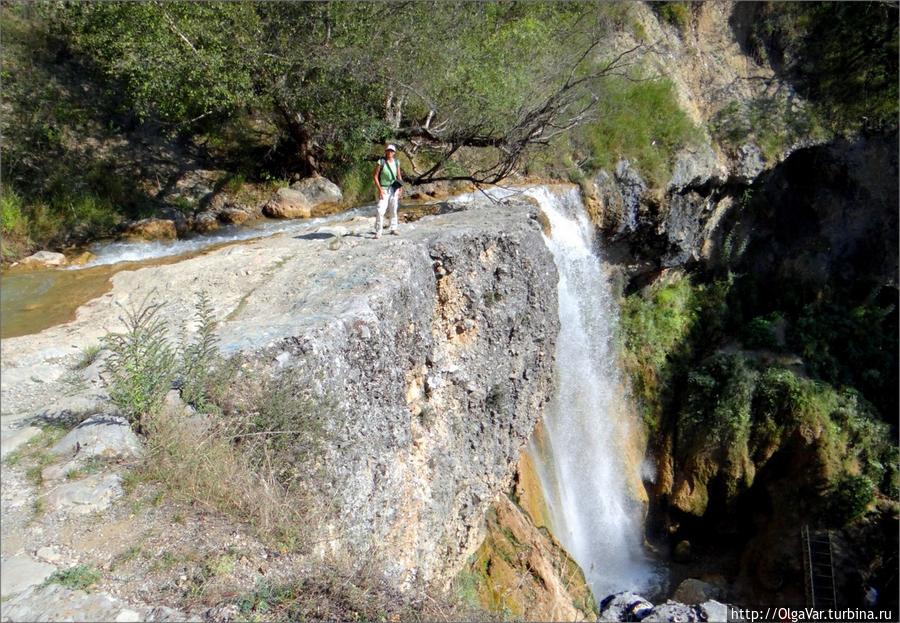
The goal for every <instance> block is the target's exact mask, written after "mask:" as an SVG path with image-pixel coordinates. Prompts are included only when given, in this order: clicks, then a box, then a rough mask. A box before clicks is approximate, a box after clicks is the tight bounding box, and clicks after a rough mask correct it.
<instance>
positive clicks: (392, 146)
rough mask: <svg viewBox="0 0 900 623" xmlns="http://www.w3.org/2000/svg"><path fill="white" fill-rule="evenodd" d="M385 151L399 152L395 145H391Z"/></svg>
mask: <svg viewBox="0 0 900 623" xmlns="http://www.w3.org/2000/svg"><path fill="white" fill-rule="evenodd" d="M384 151H397V148H396V147H394V144H393V143H391V144H390V145H388V146H387V147H385V148H384Z"/></svg>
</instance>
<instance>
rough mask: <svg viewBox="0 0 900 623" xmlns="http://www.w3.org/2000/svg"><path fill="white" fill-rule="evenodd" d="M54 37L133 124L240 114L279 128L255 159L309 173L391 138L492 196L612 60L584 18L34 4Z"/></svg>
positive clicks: (488, 6)
mask: <svg viewBox="0 0 900 623" xmlns="http://www.w3.org/2000/svg"><path fill="white" fill-rule="evenodd" d="M48 11H49V13H50V14H51V15H52V18H53V21H54V23H55V24H56V32H57V33H58V35H59V36H60V37H61V38H62V39H64V40H66V41H67V42H68V43H69V45H70V46H71V47H72V49H74V50H75V51H76V52H78V53H80V54H83V55H84V56H86V57H87V58H89V59H90V60H91V61H92V62H93V64H94V65H95V66H96V67H97V69H98V70H99V71H100V72H101V73H102V74H103V75H104V76H105V77H106V78H108V79H109V80H110V81H111V84H117V85H120V86H121V87H122V88H123V89H124V91H125V92H126V93H127V95H128V99H129V101H130V102H131V104H132V106H133V107H134V109H135V111H136V112H137V114H138V115H139V116H140V117H141V118H142V119H155V120H158V121H161V122H163V123H166V124H170V125H173V126H176V127H178V128H180V129H183V130H189V129H193V130H197V129H198V128H203V127H210V126H213V127H214V126H215V124H218V123H221V122H222V121H223V120H224V119H227V118H228V117H229V116H233V115H238V114H241V113H242V112H244V111H247V110H253V111H255V112H256V113H258V114H261V115H262V116H263V117H265V118H266V119H267V120H268V122H270V123H272V124H274V125H275V126H276V127H277V128H279V130H280V131H279V133H278V134H277V138H276V141H275V144H274V145H272V146H271V150H270V154H274V155H275V156H277V157H278V158H279V159H283V160H284V161H285V162H286V164H287V168H289V169H291V170H299V171H301V172H303V173H306V174H309V173H316V172H319V171H321V170H322V169H323V167H324V166H325V165H324V162H326V161H327V162H328V163H329V164H331V165H332V166H334V165H338V166H341V165H347V164H350V163H352V162H354V161H358V160H359V159H360V158H361V157H362V156H364V154H365V153H366V152H367V151H368V149H369V146H370V145H371V144H372V143H377V142H381V141H383V140H385V139H386V138H394V139H406V140H408V141H409V144H410V153H417V152H418V151H419V150H422V152H423V153H422V155H424V156H425V157H426V159H429V160H430V161H431V162H432V163H433V164H432V166H430V167H428V168H427V169H426V170H424V171H421V172H419V175H418V177H420V178H421V179H447V178H448V177H454V176H447V175H443V177H442V176H441V174H440V172H441V171H442V169H444V168H445V166H446V165H447V163H448V162H449V160H450V158H451V157H453V155H454V154H456V153H457V152H458V151H459V150H460V149H464V148H467V147H480V148H488V149H489V150H491V153H492V154H493V157H492V158H489V159H488V161H487V163H486V164H484V165H483V166H482V168H480V169H478V170H475V171H470V172H468V173H466V174H465V175H462V176H455V177H466V178H470V179H475V180H477V181H497V180H499V179H501V178H502V177H504V176H506V175H507V174H509V173H510V172H511V171H512V170H513V169H514V168H515V167H516V166H517V165H518V163H519V162H520V161H521V159H522V157H523V155H524V154H525V152H526V150H527V149H528V148H529V147H531V146H534V145H544V144H547V143H548V141H549V140H551V139H552V138H553V136H555V135H558V134H560V133H562V132H565V131H567V130H569V129H571V128H573V127H576V126H577V125H579V124H581V123H583V122H584V121H586V120H587V119H588V118H589V116H590V112H591V110H592V109H593V107H594V104H595V103H596V99H597V98H596V97H594V96H592V95H591V91H592V89H593V88H594V87H596V85H597V81H598V80H599V79H600V78H602V77H604V76H607V75H611V74H615V73H620V72H622V71H623V65H624V64H625V61H626V59H627V58H628V52H625V53H622V54H620V55H619V56H617V57H615V58H613V59H610V60H607V61H598V59H596V58H594V55H595V49H596V47H597V45H598V43H599V42H600V41H601V39H602V38H603V37H604V36H605V35H607V34H608V33H609V32H610V29H611V28H613V27H614V26H612V25H611V20H609V19H607V17H606V12H605V10H604V9H603V8H602V7H598V6H597V5H594V4H588V3H584V4H581V3H573V4H561V5H557V4H553V3H536V4H531V3H512V2H497V3H476V2H453V3H438V2H434V1H432V2H415V3H404V4H392V5H384V4H381V3H374V2H360V3H356V2H342V1H331V2H324V3H263V2H259V3H254V2H246V1H244V2H209V3H189V2H176V1H162V0H156V1H154V2H148V3H141V4H135V3H130V2H108V3H57V4H53V5H49V9H48Z"/></svg>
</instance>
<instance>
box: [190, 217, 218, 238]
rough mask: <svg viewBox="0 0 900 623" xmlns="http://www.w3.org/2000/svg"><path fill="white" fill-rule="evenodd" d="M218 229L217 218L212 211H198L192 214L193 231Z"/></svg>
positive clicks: (203, 231)
mask: <svg viewBox="0 0 900 623" xmlns="http://www.w3.org/2000/svg"><path fill="white" fill-rule="evenodd" d="M217 229H219V219H218V218H216V215H215V214H213V213H212V212H200V213H198V214H196V215H195V216H194V231H197V232H200V233H207V232H211V231H215V230H217Z"/></svg>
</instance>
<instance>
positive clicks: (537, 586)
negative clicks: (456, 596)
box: [469, 495, 597, 621]
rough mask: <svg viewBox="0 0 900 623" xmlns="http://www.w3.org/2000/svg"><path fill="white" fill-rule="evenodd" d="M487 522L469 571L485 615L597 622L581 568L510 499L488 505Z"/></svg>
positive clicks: (594, 608)
mask: <svg viewBox="0 0 900 623" xmlns="http://www.w3.org/2000/svg"><path fill="white" fill-rule="evenodd" d="M486 523H487V536H486V538H485V540H484V542H483V543H482V544H481V547H479V548H478V551H477V552H476V553H475V556H474V561H473V562H472V563H471V564H470V568H471V570H470V571H469V577H472V578H474V582H475V590H476V591H477V594H478V597H479V600H480V601H481V605H482V606H483V607H484V608H485V609H486V610H488V611H490V612H509V613H511V614H512V616H514V617H516V618H517V619H521V620H525V621H592V620H596V617H597V612H596V604H595V603H594V599H593V596H592V595H591V590H590V588H589V587H588V586H587V583H586V582H585V579H584V574H583V573H582V571H581V569H579V568H578V565H577V564H576V563H575V561H574V560H572V559H571V558H570V557H569V555H568V554H567V553H566V552H565V550H564V549H563V548H562V546H561V545H560V544H559V543H558V542H557V541H556V539H554V538H553V537H552V536H550V534H549V533H548V532H546V531H541V530H539V529H538V528H536V527H535V525H534V524H533V523H532V521H531V520H530V518H529V517H528V516H527V515H526V513H524V512H523V511H522V510H521V509H520V508H519V507H518V506H516V504H514V503H513V502H512V500H510V498H509V497H507V496H505V495H502V496H500V498H499V499H498V500H497V502H496V503H495V504H494V505H492V506H491V509H490V510H489V511H488V515H487V521H486Z"/></svg>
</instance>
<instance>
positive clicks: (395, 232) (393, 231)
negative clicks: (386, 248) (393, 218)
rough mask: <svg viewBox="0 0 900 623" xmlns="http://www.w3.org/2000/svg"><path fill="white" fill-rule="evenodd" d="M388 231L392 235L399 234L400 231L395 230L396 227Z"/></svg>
mask: <svg viewBox="0 0 900 623" xmlns="http://www.w3.org/2000/svg"><path fill="white" fill-rule="evenodd" d="M388 233H389V234H390V235H392V236H399V235H400V232H399V231H397V230H396V229H392V230H391V231H389V232H388Z"/></svg>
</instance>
